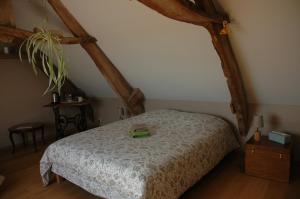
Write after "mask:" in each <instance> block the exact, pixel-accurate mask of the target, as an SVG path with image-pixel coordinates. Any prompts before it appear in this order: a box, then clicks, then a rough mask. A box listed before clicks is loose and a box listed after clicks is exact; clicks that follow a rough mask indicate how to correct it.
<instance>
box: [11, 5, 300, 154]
mask: <svg viewBox="0 0 300 199" xmlns="http://www.w3.org/2000/svg"><path fill="white" fill-rule="evenodd" d="M40 2H42V1H40V0H28V1H24V0H14V3H15V8H16V15H17V25H18V26H19V27H23V28H27V29H32V28H33V27H34V26H36V25H38V24H40V22H41V20H42V18H43V17H45V16H48V17H49V24H50V25H51V26H53V27H56V28H58V29H60V30H62V31H65V32H66V33H67V32H68V31H67V30H66V28H65V27H64V25H63V24H62V23H61V21H60V20H59V19H58V17H56V15H55V14H54V13H53V11H52V10H51V8H49V7H48V9H46V10H45V9H44V8H43V7H42V6H41V3H40ZM63 2H64V3H65V5H66V6H67V7H68V8H69V10H70V11H71V12H72V13H73V14H74V15H75V17H76V18H77V19H78V20H79V21H80V23H81V24H82V25H83V26H84V27H85V28H86V29H87V31H88V32H89V33H90V34H91V35H93V36H95V37H96V38H97V39H98V44H99V45H100V46H101V48H102V49H103V50H104V51H105V53H106V54H107V55H108V57H110V59H111V60H112V61H113V63H115V65H116V66H117V67H118V68H119V70H120V71H121V72H122V73H123V74H124V76H125V77H126V79H127V80H128V81H129V82H130V83H131V84H132V85H133V86H134V87H139V88H141V90H142V91H143V92H144V94H145V95H146V98H147V99H150V100H151V99H159V100H186V102H185V103H184V105H183V104H182V103H181V102H177V101H176V103H175V102H174V106H173V107H176V106H178V107H180V108H181V107H186V109H190V107H191V106H193V107H195V106H197V107H198V105H199V107H206V108H204V110H208V112H212V113H215V112H216V109H215V107H214V106H215V105H216V104H214V103H211V104H210V105H209V104H207V103H203V102H206V101H209V102H220V103H221V104H222V106H227V105H228V102H229V101H230V95H229V92H228V89H227V86H226V84H225V79H224V77H223V73H222V70H221V65H220V60H219V58H218V56H217V55H216V52H215V51H214V49H213V47H212V44H211V42H210V37H209V35H208V33H207V31H206V30H204V29H203V28H202V27H197V26H194V25H191V24H186V23H182V22H177V21H174V20H171V19H168V18H166V17H164V16H161V15H160V14H157V13H156V12H155V11H153V10H151V9H149V8H147V7H145V6H144V5H142V4H140V3H138V2H137V1H129V0H122V1H121V0H88V1H87V0H86V1H82V0H63ZM219 3H220V4H221V5H222V6H223V8H224V9H225V10H226V11H227V13H228V14H229V15H230V16H231V18H232V23H231V29H232V32H231V33H230V38H231V41H232V45H233V48H234V51H235V53H236V55H237V59H238V62H239V63H240V68H241V72H242V75H243V79H244V80H245V84H246V90H247V95H248V97H249V101H250V102H252V103H255V104H256V106H257V107H259V108H258V109H257V111H258V112H262V113H263V114H265V117H266V118H268V119H267V120H266V122H267V123H266V126H267V127H266V128H265V132H267V131H268V130H270V129H274V128H276V129H281V130H286V131H288V132H291V133H293V134H295V135H298V138H297V140H298V141H297V149H299V146H300V140H299V135H300V129H299V128H298V124H299V122H300V121H299V119H298V118H299V117H297V115H299V114H300V111H299V110H300V108H299V107H300V92H299V88H298V85H299V84H300V78H299V74H300V66H299V63H300V54H299V52H300V39H299V35H300V20H299V19H300V12H299V10H300V1H299V0H284V1H283V0H263V1H262V0H251V1H249V0H248V1H245V0H219ZM66 54H67V55H68V58H69V62H70V66H71V71H70V78H71V80H72V81H73V82H75V83H76V84H77V86H79V87H80V88H82V89H83V90H85V91H86V92H87V93H88V94H89V95H92V96H95V97H98V98H99V97H116V95H115V94H114V93H113V92H112V90H111V89H110V87H109V86H108V85H107V83H106V82H105V81H104V79H103V77H102V76H101V74H100V72H99V71H98V69H97V68H96V66H95V65H94V64H93V62H92V61H91V59H90V58H89V57H88V56H87V54H86V53H85V52H84V51H83V50H82V48H81V47H80V46H78V45H75V46H67V47H66ZM192 101H195V104H196V105H195V104H194V105H190V104H192ZM149 103H150V107H152V105H151V104H152V103H154V102H153V101H150V102H149V101H147V104H148V105H147V107H149ZM169 103H170V102H169V101H159V106H154V107H159V108H160V107H164V106H167V104H169ZM112 104H114V102H112ZM112 104H110V102H108V101H107V100H106V101H105V102H104V106H102V107H101V109H102V111H103V113H105V114H107V113H109V112H115V111H116V107H115V106H112ZM112 107H114V108H112ZM148 109H149V110H150V109H152V108H148ZM197 110H198V111H201V110H202V109H201V110H200V109H197ZM222 110H223V109H220V114H221V115H223V114H225V113H226V114H225V115H226V117H227V118H229V119H232V118H233V116H232V114H230V113H229V112H228V110H227V109H226V111H222ZM107 115H109V114H107ZM107 115H103V116H102V117H104V118H108V119H107V120H111V121H112V120H115V119H117V117H116V116H115V115H114V116H113V115H111V116H107ZM272 118H275V119H276V118H277V119H276V120H277V121H279V125H277V126H272V122H273V120H272ZM105 120H106V119H105ZM251 132H252V131H251ZM298 159H299V158H298Z"/></svg>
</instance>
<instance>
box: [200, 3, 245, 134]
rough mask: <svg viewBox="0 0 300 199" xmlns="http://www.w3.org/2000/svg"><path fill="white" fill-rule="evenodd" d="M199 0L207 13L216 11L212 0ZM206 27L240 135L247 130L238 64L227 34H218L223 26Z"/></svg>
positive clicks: (210, 25)
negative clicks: (219, 61)
mask: <svg viewBox="0 0 300 199" xmlns="http://www.w3.org/2000/svg"><path fill="white" fill-rule="evenodd" d="M201 1H202V4H203V6H204V9H205V11H206V12H207V13H209V14H216V13H217V10H216V7H215V5H214V3H213V1H212V0H201ZM206 28H207V30H208V31H209V33H210V34H211V37H212V43H213V45H214V47H215V49H216V51H217V53H218V55H219V57H220V59H221V62H222V69H223V72H224V75H225V77H226V79H227V85H228V89H229V91H230V94H231V107H232V112H233V113H234V114H235V115H236V118H237V122H238V128H239V132H240V133H241V134H242V135H247V133H248V130H249V118H248V117H249V110H248V101H247V97H246V92H245V88H244V82H243V80H242V75H241V73H240V68H239V64H238V62H237V60H236V57H235V54H234V51H233V49H232V46H231V43H230V40H229V37H228V35H227V34H220V32H221V30H222V29H223V26H222V25H220V24H215V23H210V24H209V25H208V26H206Z"/></svg>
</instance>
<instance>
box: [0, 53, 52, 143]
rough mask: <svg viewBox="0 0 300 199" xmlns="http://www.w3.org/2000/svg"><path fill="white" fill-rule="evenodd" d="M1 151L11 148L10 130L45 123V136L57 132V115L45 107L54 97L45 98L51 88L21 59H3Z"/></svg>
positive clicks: (0, 107) (0, 60) (1, 75)
mask: <svg viewBox="0 0 300 199" xmlns="http://www.w3.org/2000/svg"><path fill="white" fill-rule="evenodd" d="M0 66H1V73H0V90H1V103H0V110H1V111H0V118H1V120H0V148H2V147H6V146H10V141H9V138H8V128H9V127H10V126H13V125H15V124H19V123H24V122H35V121H39V122H43V123H45V124H46V126H47V127H48V128H46V132H45V136H46V137H49V136H50V137H51V136H52V135H53V134H54V132H53V113H52V111H51V110H50V109H48V108H44V107H43V105H45V104H47V103H49V101H50V96H48V95H45V96H42V94H43V92H44V90H45V89H46V88H47V86H48V85H47V82H48V81H47V79H46V78H45V77H44V76H43V75H39V76H35V75H34V73H33V71H32V66H31V65H29V64H28V63H27V62H25V61H24V62H20V61H19V60H18V59H0Z"/></svg>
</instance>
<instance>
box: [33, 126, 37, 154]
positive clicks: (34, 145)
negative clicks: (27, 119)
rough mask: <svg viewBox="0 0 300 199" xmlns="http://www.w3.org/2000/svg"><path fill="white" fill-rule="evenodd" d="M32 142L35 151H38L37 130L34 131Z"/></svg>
mask: <svg viewBox="0 0 300 199" xmlns="http://www.w3.org/2000/svg"><path fill="white" fill-rule="evenodd" d="M32 142H33V147H34V151H35V152H36V151H37V145H36V136H35V131H32Z"/></svg>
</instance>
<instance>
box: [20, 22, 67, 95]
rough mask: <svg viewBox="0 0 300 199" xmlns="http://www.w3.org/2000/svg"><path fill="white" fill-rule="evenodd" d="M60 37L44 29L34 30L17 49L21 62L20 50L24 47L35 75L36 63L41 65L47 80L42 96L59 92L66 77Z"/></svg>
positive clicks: (36, 71) (65, 65)
mask: <svg viewBox="0 0 300 199" xmlns="http://www.w3.org/2000/svg"><path fill="white" fill-rule="evenodd" d="M60 38H61V35H60V34H58V33H56V32H54V31H50V30H48V29H47V28H45V27H40V28H36V29H35V33H34V34H32V35H31V36H30V37H28V38H27V39H26V40H25V41H24V42H23V43H22V44H21V46H20V48H19V57H20V60H21V61H22V48H23V47H25V50H26V54H27V57H28V61H29V63H30V64H31V65H32V67H33V71H34V72H35V74H37V73H38V70H37V61H38V62H39V63H40V64H41V65H42V68H43V71H44V73H45V74H46V75H47V76H48V78H49V83H48V87H47V89H46V90H45V92H44V94H46V93H47V92H49V91H53V90H54V89H57V90H58V92H59V93H60V90H61V88H62V86H63V84H64V82H65V80H66V78H67V75H68V73H67V72H68V66H67V64H66V61H65V57H64V53H63V47H62V45H61V43H60V40H61V39H60Z"/></svg>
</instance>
